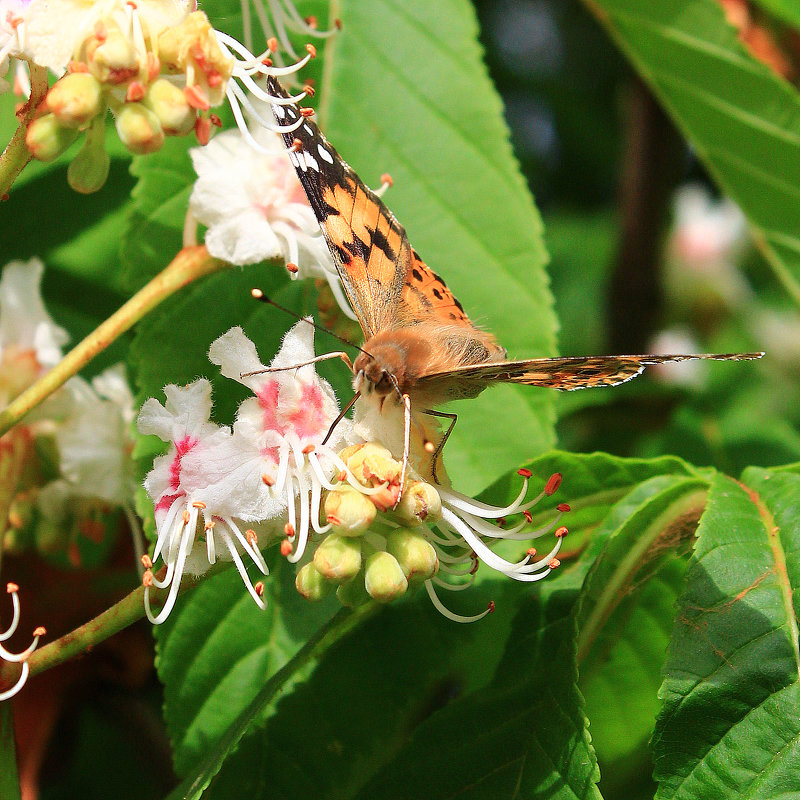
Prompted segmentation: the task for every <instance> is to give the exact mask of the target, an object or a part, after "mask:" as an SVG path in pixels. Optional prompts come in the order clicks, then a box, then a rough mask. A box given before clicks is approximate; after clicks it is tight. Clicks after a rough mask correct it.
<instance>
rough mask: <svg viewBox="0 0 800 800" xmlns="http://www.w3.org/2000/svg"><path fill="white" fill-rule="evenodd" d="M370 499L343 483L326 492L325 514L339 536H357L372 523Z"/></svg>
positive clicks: (373, 508)
mask: <svg viewBox="0 0 800 800" xmlns="http://www.w3.org/2000/svg"><path fill="white" fill-rule="evenodd" d="M376 513H377V512H376V510H375V506H374V505H373V503H372V502H370V499H369V498H368V497H367V496H366V495H363V494H362V493H361V492H359V491H357V490H356V489H354V488H353V487H352V486H348V485H347V484H344V485H342V486H339V487H337V488H336V489H334V490H333V491H331V492H328V495H327V497H326V498H325V516H326V519H327V521H328V522H330V523H331V525H333V529H334V530H335V531H336V533H338V534H339V535H340V536H358V535H359V534H361V533H363V532H364V531H365V530H366V529H367V528H369V526H370V525H371V524H372V522H373V520H374V519H375V514H376Z"/></svg>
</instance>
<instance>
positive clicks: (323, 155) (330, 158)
mask: <svg viewBox="0 0 800 800" xmlns="http://www.w3.org/2000/svg"><path fill="white" fill-rule="evenodd" d="M317 152H318V153H319V154H320V157H321V158H324V159H325V160H326V161H327V162H328V163H329V164H333V156H332V155H331V154H330V153H329V152H328V151H327V150H326V149H325V148H324V147H323V146H322V145H321V144H318V145H317Z"/></svg>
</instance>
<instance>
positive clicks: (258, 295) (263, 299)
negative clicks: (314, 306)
mask: <svg viewBox="0 0 800 800" xmlns="http://www.w3.org/2000/svg"><path fill="white" fill-rule="evenodd" d="M250 294H251V295H253V297H254V298H255V299H256V300H259V301H260V302H262V303H266V304H267V305H270V306H275V308H277V309H278V310H280V311H283V312H284V313H286V314H288V315H289V316H291V317H294V318H295V319H299V320H300V321H301V322H306V323H308V324H309V325H311V326H312V327H314V328H316V329H317V330H318V331H320V332H321V333H327V334H328V336H333V338H334V339H338V340H339V341H340V342H343V343H344V344H349V345H350V347H355V349H356V350H359V351H360V352H362V353H363V354H364V355H365V356H369V357H370V358H373V355H372V353H368V352H367V351H366V350H364V349H363V348H362V347H359V346H358V345H357V344H354V343H353V342H351V341H350V340H349V339H345V338H344V336H339V335H338V334H336V333H334V332H333V331H329V330H328V329H327V328H323V327H322V325H317V323H316V322H313V321H312V320H310V319H308V318H307V317H303V316H301V315H300V314H298V313H297V312H296V311H292V310H291V309H290V308H286V307H285V306H282V305H279V304H278V303H276V302H275V301H274V300H273V299H272V298H271V297H267V296H266V295H265V294H264V292H262V291H261V289H251V290H250Z"/></svg>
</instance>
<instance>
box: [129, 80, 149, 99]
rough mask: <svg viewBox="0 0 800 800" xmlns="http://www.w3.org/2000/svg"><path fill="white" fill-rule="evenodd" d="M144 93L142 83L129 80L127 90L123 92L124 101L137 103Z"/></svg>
mask: <svg viewBox="0 0 800 800" xmlns="http://www.w3.org/2000/svg"><path fill="white" fill-rule="evenodd" d="M144 93H145V88H144V85H143V84H141V83H139V81H131V82H130V83H129V84H128V91H127V92H125V102H126V103H138V102H139V101H140V100H141V99H142V98H143V97H144Z"/></svg>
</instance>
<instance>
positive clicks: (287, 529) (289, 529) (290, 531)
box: [283, 522, 294, 537]
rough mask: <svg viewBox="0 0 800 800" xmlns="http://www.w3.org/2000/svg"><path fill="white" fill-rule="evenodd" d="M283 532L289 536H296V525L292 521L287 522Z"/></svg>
mask: <svg viewBox="0 0 800 800" xmlns="http://www.w3.org/2000/svg"><path fill="white" fill-rule="evenodd" d="M283 532H284V533H285V534H286V535H287V536H289V537H291V536H294V525H292V523H291V522H287V523H286V524H285V525H284V526H283Z"/></svg>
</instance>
